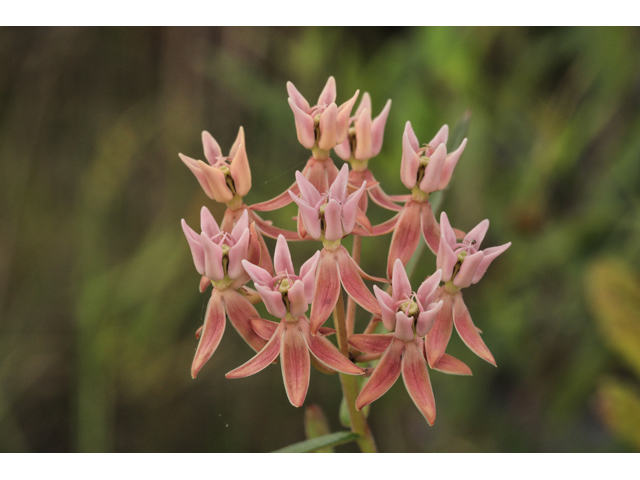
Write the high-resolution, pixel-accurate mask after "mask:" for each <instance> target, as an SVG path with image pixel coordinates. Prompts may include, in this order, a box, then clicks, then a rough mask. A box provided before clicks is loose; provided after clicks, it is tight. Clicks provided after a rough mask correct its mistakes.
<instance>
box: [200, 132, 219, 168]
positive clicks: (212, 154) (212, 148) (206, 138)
mask: <svg viewBox="0 0 640 480" xmlns="http://www.w3.org/2000/svg"><path fill="white" fill-rule="evenodd" d="M202 146H203V147H204V156H205V158H206V159H207V162H209V163H210V164H211V165H215V164H216V163H217V161H218V157H221V156H222V150H220V145H218V142H216V139H215V138H213V136H212V135H211V134H210V133H209V132H207V131H206V130H205V131H203V132H202Z"/></svg>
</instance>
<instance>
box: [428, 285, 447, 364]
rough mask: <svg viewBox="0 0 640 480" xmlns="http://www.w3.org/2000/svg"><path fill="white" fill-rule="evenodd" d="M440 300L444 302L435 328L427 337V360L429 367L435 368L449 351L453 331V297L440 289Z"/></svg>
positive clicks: (437, 316)
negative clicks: (445, 352)
mask: <svg viewBox="0 0 640 480" xmlns="http://www.w3.org/2000/svg"><path fill="white" fill-rule="evenodd" d="M438 297H439V299H440V300H442V307H441V308H440V311H438V313H437V314H436V319H435V322H434V324H433V328H431V331H430V332H429V334H428V335H427V342H426V345H427V359H428V360H429V366H430V367H431V368H433V366H434V365H435V364H436V363H437V362H438V360H440V358H442V356H443V355H444V351H445V350H446V349H447V345H448V344H449V339H450V338H451V332H452V331H453V298H452V295H451V294H449V293H447V292H446V291H445V290H444V287H440V288H439V295H438Z"/></svg>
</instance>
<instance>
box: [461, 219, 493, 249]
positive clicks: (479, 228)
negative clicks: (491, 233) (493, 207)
mask: <svg viewBox="0 0 640 480" xmlns="http://www.w3.org/2000/svg"><path fill="white" fill-rule="evenodd" d="M487 230H489V220H487V219H485V220H483V221H481V222H480V223H479V224H478V225H476V226H475V227H473V229H471V231H470V232H469V233H467V236H466V237H464V242H465V243H471V242H472V241H473V240H475V241H476V247H477V248H480V244H481V243H482V240H484V236H485V235H486V234H487Z"/></svg>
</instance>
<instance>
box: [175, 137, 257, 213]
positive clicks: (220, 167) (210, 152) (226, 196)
mask: <svg viewBox="0 0 640 480" xmlns="http://www.w3.org/2000/svg"><path fill="white" fill-rule="evenodd" d="M202 144H203V145H204V155H205V157H206V158H207V161H208V162H209V165H207V164H206V163H204V162H203V161H202V160H194V159H193V158H190V157H187V156H186V155H183V154H181V153H180V154H179V156H180V159H181V160H182V161H183V162H184V164H185V165H186V166H187V167H189V170H191V172H192V173H193V174H194V175H195V176H196V178H197V179H198V182H199V183H200V186H201V187H202V189H203V190H204V191H205V193H206V194H207V196H208V197H209V198H211V199H213V200H215V201H216V202H220V203H229V202H231V201H232V200H233V199H234V198H235V197H236V196H238V197H243V196H245V195H246V194H247V193H249V190H250V189H251V170H250V169H249V160H248V159H247V152H246V150H245V141H244V130H243V129H242V127H240V130H239V131H238V136H237V138H236V141H235V142H234V143H233V146H232V147H231V151H230V152H229V156H228V157H223V156H222V151H221V150H220V146H219V145H218V142H216V141H215V139H214V138H213V137H212V136H211V134H210V133H209V132H206V131H205V132H202Z"/></svg>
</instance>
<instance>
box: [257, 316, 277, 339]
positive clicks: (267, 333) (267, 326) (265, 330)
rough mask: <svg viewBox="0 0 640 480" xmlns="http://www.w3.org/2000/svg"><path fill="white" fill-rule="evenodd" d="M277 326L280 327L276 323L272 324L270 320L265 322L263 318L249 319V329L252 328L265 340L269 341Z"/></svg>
mask: <svg viewBox="0 0 640 480" xmlns="http://www.w3.org/2000/svg"><path fill="white" fill-rule="evenodd" d="M278 325H280V324H279V323H278V322H272V321H271V320H265V319H264V318H252V319H251V328H253V331H254V332H256V333H257V334H258V335H260V337H261V338H264V339H265V340H271V337H273V334H274V333H276V330H277V329H278Z"/></svg>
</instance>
